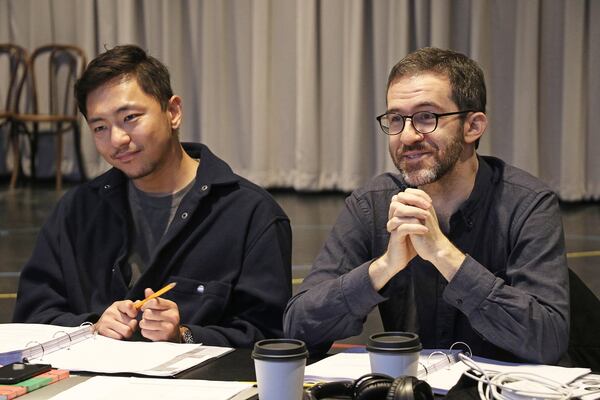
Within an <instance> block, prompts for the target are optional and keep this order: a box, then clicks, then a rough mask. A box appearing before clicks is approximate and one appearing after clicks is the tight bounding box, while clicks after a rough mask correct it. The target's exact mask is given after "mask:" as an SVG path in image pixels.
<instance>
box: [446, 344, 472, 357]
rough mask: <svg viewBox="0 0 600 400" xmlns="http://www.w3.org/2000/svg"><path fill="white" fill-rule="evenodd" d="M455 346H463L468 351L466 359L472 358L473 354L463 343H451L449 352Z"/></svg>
mask: <svg viewBox="0 0 600 400" xmlns="http://www.w3.org/2000/svg"><path fill="white" fill-rule="evenodd" d="M456 345H463V346H465V347H466V348H467V350H468V351H467V356H468V357H472V356H473V352H472V351H471V348H470V347H469V345H468V344H466V343H465V342H454V343H452V346H450V350H452V349H453V348H454V346H456Z"/></svg>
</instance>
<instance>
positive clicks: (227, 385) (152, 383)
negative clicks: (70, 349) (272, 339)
mask: <svg viewBox="0 0 600 400" xmlns="http://www.w3.org/2000/svg"><path fill="white" fill-rule="evenodd" d="M251 386H252V384H251V383H245V382H222V381H204V380H197V379H194V380H192V379H156V378H122V377H112V376H95V377H93V378H91V379H88V380H87V381H85V382H82V383H80V384H78V385H76V386H74V387H72V388H70V389H67V390H65V391H64V392H61V393H59V394H58V395H56V396H54V397H51V399H53V400H81V399H85V400H100V399H154V398H158V399H178V400H198V399H202V400H227V399H230V398H232V397H233V396H235V395H236V394H238V393H240V392H241V391H243V390H245V389H248V388H250V387H251Z"/></svg>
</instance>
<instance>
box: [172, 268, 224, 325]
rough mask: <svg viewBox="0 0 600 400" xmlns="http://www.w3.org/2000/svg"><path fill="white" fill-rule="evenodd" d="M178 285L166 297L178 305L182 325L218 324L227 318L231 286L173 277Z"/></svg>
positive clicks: (216, 282)
mask: <svg viewBox="0 0 600 400" xmlns="http://www.w3.org/2000/svg"><path fill="white" fill-rule="evenodd" d="M168 281H169V282H176V283H177V285H176V286H175V287H174V288H173V290H171V291H170V292H169V293H168V294H170V296H166V297H168V298H169V300H172V301H174V302H175V303H177V307H178V308H179V315H180V319H181V323H182V324H189V325H209V324H216V323H218V322H219V321H221V320H222V319H223V318H224V317H225V311H226V309H227V305H228V304H229V299H230V296H231V285H230V284H228V283H225V282H220V281H200V280H196V279H190V278H186V277H183V276H171V277H170V278H169V280H168Z"/></svg>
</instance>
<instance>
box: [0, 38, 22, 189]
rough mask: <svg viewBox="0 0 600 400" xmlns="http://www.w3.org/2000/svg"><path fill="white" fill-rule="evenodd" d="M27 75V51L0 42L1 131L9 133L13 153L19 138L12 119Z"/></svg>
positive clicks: (16, 162) (17, 107)
mask: <svg viewBox="0 0 600 400" xmlns="http://www.w3.org/2000/svg"><path fill="white" fill-rule="evenodd" d="M26 75H27V51H26V50H25V49H24V48H22V47H20V46H17V45H15V44H10V43H4V44H0V100H4V101H3V103H2V104H0V133H2V132H8V133H9V135H8V140H7V143H8V142H9V141H10V142H11V143H12V146H13V153H14V146H16V145H17V142H16V140H17V139H16V138H15V137H14V136H13V135H12V131H13V126H12V119H13V117H14V115H15V114H17V113H18V112H19V93H20V91H21V88H22V86H23V82H24V81H25V77H26ZM5 83H6V84H5ZM8 148H9V147H8V146H6V149H8ZM4 158H5V159H6V154H5V157H4ZM15 168H19V166H18V160H16V159H14V160H13V172H14V170H15ZM13 175H14V173H13ZM11 186H13V183H12V182H11Z"/></svg>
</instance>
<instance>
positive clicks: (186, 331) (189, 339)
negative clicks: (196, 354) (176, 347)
mask: <svg viewBox="0 0 600 400" xmlns="http://www.w3.org/2000/svg"><path fill="white" fill-rule="evenodd" d="M179 336H180V340H181V343H195V342H194V336H193V335H192V331H191V330H190V328H188V327H187V326H185V325H181V326H180V327H179Z"/></svg>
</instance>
